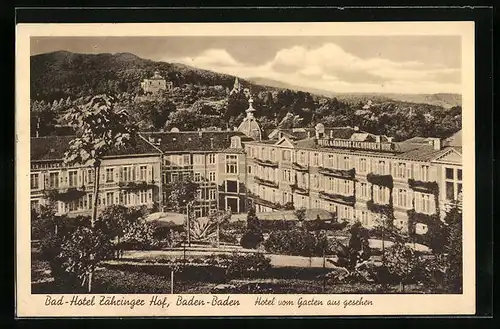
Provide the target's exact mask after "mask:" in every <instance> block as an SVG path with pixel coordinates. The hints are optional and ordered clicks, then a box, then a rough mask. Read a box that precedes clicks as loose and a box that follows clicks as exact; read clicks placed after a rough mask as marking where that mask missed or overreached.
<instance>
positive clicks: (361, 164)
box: [359, 158, 367, 173]
mask: <svg viewBox="0 0 500 329" xmlns="http://www.w3.org/2000/svg"><path fill="white" fill-rule="evenodd" d="M359 172H362V173H365V172H367V168H366V159H365V158H361V159H359Z"/></svg>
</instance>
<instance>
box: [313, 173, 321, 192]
mask: <svg viewBox="0 0 500 329" xmlns="http://www.w3.org/2000/svg"><path fill="white" fill-rule="evenodd" d="M312 187H313V188H316V189H317V188H319V179H318V175H316V174H314V175H312Z"/></svg>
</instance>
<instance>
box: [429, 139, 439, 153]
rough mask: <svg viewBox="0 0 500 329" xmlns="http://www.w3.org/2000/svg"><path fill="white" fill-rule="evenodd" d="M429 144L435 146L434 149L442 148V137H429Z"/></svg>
mask: <svg viewBox="0 0 500 329" xmlns="http://www.w3.org/2000/svg"><path fill="white" fill-rule="evenodd" d="M428 140H429V144H430V145H432V146H433V148H434V150H436V151H439V150H440V149H441V139H440V138H429V139H428Z"/></svg>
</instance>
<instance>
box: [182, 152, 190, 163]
mask: <svg viewBox="0 0 500 329" xmlns="http://www.w3.org/2000/svg"><path fill="white" fill-rule="evenodd" d="M182 162H183V164H184V165H185V166H189V165H190V164H191V156H190V155H189V154H184V155H183V156H182Z"/></svg>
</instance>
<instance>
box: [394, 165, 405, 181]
mask: <svg viewBox="0 0 500 329" xmlns="http://www.w3.org/2000/svg"><path fill="white" fill-rule="evenodd" d="M396 173H397V177H398V178H405V177H406V164H405V163H398V165H397V168H396Z"/></svg>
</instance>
